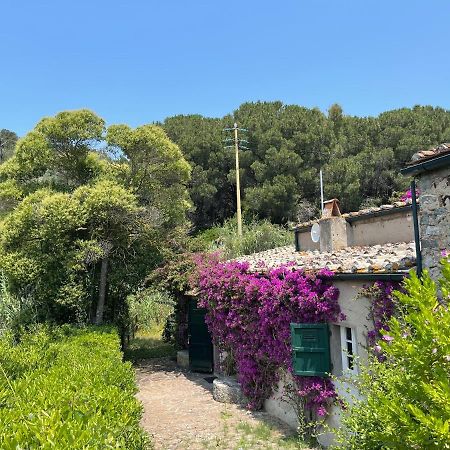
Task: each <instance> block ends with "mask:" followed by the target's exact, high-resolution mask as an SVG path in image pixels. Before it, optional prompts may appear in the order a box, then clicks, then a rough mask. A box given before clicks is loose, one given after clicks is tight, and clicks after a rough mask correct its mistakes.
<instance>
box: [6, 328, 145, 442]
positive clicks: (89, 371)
mask: <svg viewBox="0 0 450 450" xmlns="http://www.w3.org/2000/svg"><path fill="white" fill-rule="evenodd" d="M135 392H136V384H135V379H134V372H133V370H132V368H131V365H130V363H123V362H122V353H121V352H120V347H119V338H118V335H117V332H116V331H115V330H114V329H112V328H101V329H99V328H96V329H93V328H87V329H77V328H73V327H69V326H63V327H59V328H49V327H45V326H40V327H37V328H35V329H33V330H32V331H30V332H29V333H26V334H23V335H22V336H21V339H20V342H19V343H18V344H14V343H13V342H12V341H11V339H10V338H9V337H8V336H6V337H3V338H2V339H0V399H1V401H0V448H2V449H5V450H7V449H11V450H12V449H17V448H30V449H31V448H61V449H63V448H64V449H68V448H70V449H80V450H81V449H85V448H128V449H136V450H138V449H139V450H140V449H145V448H148V447H149V445H150V444H149V440H148V437H147V436H146V435H145V433H144V432H143V430H142V429H141V428H140V426H139V420H140V417H141V413H142V407H141V405H140V404H139V402H138V401H137V400H136V398H135V397H134V394H135Z"/></svg>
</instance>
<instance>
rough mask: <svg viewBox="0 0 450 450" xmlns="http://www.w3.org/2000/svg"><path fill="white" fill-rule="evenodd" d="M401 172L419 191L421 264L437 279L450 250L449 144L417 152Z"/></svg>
mask: <svg viewBox="0 0 450 450" xmlns="http://www.w3.org/2000/svg"><path fill="white" fill-rule="evenodd" d="M402 173H403V175H409V176H413V177H414V181H413V183H412V185H415V184H416V185H417V190H418V191H419V193H420V210H419V230H420V233H419V235H420V236H419V238H420V243H421V246H420V247H421V249H420V251H421V256H419V258H418V265H419V268H421V266H423V267H425V268H427V269H428V270H429V272H430V275H431V276H432V277H433V278H434V279H437V278H439V260H440V258H441V255H442V252H443V251H447V250H450V144H441V145H438V146H437V147H434V148H432V149H430V150H424V151H421V152H418V153H416V154H415V155H414V156H413V158H412V161H411V162H410V163H409V164H408V166H407V167H405V168H404V169H403V170H402Z"/></svg>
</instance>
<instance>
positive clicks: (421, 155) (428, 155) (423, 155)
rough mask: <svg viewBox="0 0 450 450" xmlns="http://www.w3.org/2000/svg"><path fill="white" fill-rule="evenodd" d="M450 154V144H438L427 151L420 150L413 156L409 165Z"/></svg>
mask: <svg viewBox="0 0 450 450" xmlns="http://www.w3.org/2000/svg"><path fill="white" fill-rule="evenodd" d="M447 153H449V154H450V143H444V144H439V145H438V146H437V147H433V148H430V149H429V150H421V151H419V152H417V153H415V154H414V155H413V157H412V158H411V162H410V164H416V163H418V162H421V161H425V160H427V159H432V158H435V157H436V156H441V155H444V154H447Z"/></svg>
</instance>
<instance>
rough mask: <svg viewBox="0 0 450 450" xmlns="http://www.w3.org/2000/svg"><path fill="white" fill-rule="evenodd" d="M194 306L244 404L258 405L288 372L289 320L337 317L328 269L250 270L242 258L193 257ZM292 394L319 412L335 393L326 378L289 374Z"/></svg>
mask: <svg viewBox="0 0 450 450" xmlns="http://www.w3.org/2000/svg"><path fill="white" fill-rule="evenodd" d="M197 263H198V272H197V277H198V279H197V280H196V285H197V287H198V290H199V305H200V306H202V307H205V308H206V309H207V314H206V322H207V325H208V327H209V330H210V332H211V334H212V336H213V340H214V342H215V344H216V345H217V346H218V347H219V348H220V349H221V350H222V351H226V352H229V353H232V355H233V357H234V359H235V363H236V371H237V374H238V380H239V382H240V384H241V387H242V391H243V393H244V395H245V396H246V397H247V398H248V399H249V405H248V406H249V407H250V408H252V409H257V408H259V407H261V405H262V402H263V401H264V399H266V398H268V397H269V396H270V395H271V393H272V391H273V389H274V388H275V386H276V384H277V382H278V380H279V368H280V367H282V368H285V369H287V370H288V371H290V372H291V373H292V359H291V354H292V353H291V352H292V350H291V336H290V323H291V322H297V323H324V322H336V321H338V320H339V319H341V318H342V315H341V311H340V307H339V304H338V296H339V291H338V289H337V288H336V287H334V286H333V285H332V284H331V281H330V278H331V276H332V273H331V272H330V271H327V270H322V271H320V272H319V273H317V274H316V275H310V274H305V273H304V272H303V271H301V270H293V268H292V267H290V266H283V267H279V268H276V269H267V270H266V271H264V272H263V273H261V272H260V273H252V272H250V271H249V270H248V269H249V266H248V264H247V263H240V262H228V263H223V262H220V261H219V260H218V259H214V258H213V259H212V260H211V259H209V260H208V261H205V260H203V261H198V262H197ZM294 379H295V380H296V383H297V389H298V395H300V396H302V397H304V398H305V404H306V406H307V407H308V408H310V409H311V410H313V411H314V412H315V413H317V414H318V415H319V416H320V415H325V414H326V407H327V406H328V404H329V403H330V400H331V399H334V398H335V397H336V393H335V391H334V387H333V384H332V382H331V381H330V380H329V379H327V378H319V377H294Z"/></svg>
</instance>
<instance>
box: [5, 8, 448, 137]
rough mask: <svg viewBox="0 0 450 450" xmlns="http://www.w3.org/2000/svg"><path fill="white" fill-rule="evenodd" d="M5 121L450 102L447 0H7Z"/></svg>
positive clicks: (350, 109)
mask: <svg viewBox="0 0 450 450" xmlns="http://www.w3.org/2000/svg"><path fill="white" fill-rule="evenodd" d="M0 17H1V26H0V57H1V61H2V63H1V69H0V128H8V129H11V130H14V131H16V132H17V133H18V134H20V135H23V134H24V133H26V132H27V131H29V130H30V129H31V128H33V126H34V125H35V123H36V122H37V121H38V120H39V119H40V118H41V117H43V116H48V115H53V114H55V113H57V112H58V111H62V110H67V109H77V108H83V107H87V108H89V109H92V110H93V111H95V112H96V113H97V114H99V115H100V116H102V117H103V118H105V119H106V121H107V123H108V124H111V123H128V124H130V125H132V126H136V125H139V124H143V123H148V122H152V121H156V120H163V119H164V118H165V117H167V116H170V115H175V114H189V113H199V114H203V115H206V116H222V115H224V114H226V113H229V112H232V111H233V110H234V109H235V108H237V107H238V106H239V104H241V103H242V102H244V101H256V100H278V99H279V100H282V101H283V102H285V103H296V104H300V105H304V106H308V107H313V106H317V107H319V108H320V109H322V110H323V111H326V110H327V108H328V107H329V106H330V105H331V104H332V103H335V102H338V103H340V104H341V105H342V107H343V108H344V111H345V112H346V113H348V114H354V115H376V114H378V113H380V112H382V111H385V110H388V109H393V108H398V107H402V106H413V105H415V104H431V105H434V106H442V107H444V108H448V109H450V38H449V34H448V30H449V23H450V2H449V1H448V0H422V1H419V0H408V1H406V0H378V1H375V0H359V1H357V0H347V1H346V0H328V1H321V0H309V1H305V0H279V1H278V2H275V1H266V0H259V1H256V0H247V1H246V0H241V1H237V0H232V1H228V2H222V1H217V0H215V1H214V0H209V1H196V0H190V1H187V0H159V1H153V0H146V1H145V0H128V1H117V0H108V1H106V0H77V1H69V0H28V1H21V0H1V1H0Z"/></svg>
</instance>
